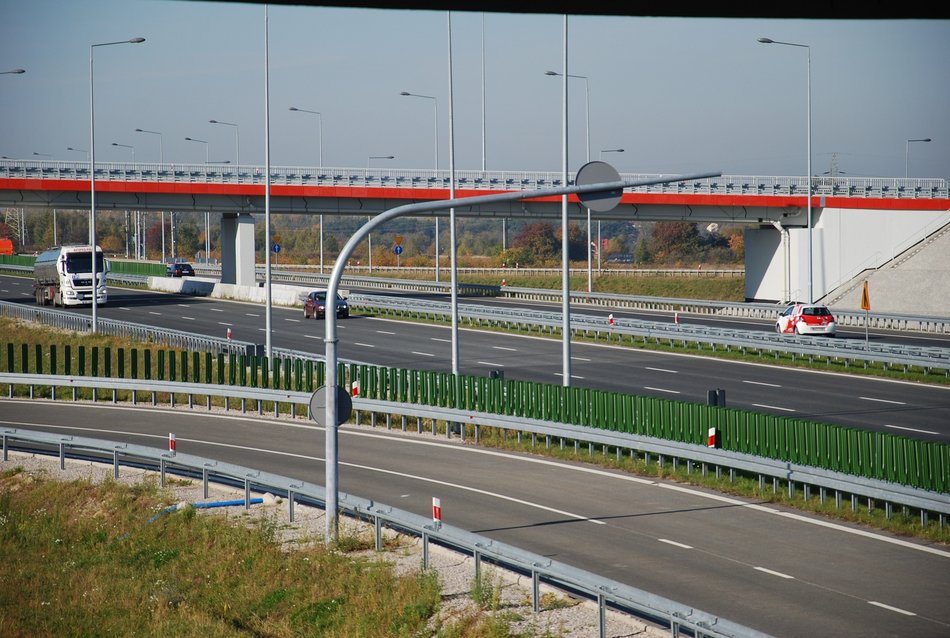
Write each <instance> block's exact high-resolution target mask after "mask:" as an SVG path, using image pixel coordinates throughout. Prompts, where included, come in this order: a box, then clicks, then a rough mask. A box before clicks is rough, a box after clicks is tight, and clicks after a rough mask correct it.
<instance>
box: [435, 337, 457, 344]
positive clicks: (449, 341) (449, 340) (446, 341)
mask: <svg viewBox="0 0 950 638" xmlns="http://www.w3.org/2000/svg"><path fill="white" fill-rule="evenodd" d="M429 341H441V342H443V343H452V340H451V339H440V338H439V337H429Z"/></svg>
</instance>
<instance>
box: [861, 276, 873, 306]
mask: <svg viewBox="0 0 950 638" xmlns="http://www.w3.org/2000/svg"><path fill="white" fill-rule="evenodd" d="M870 309H871V295H870V294H869V293H868V282H867V281H865V282H864V290H863V291H861V310H870Z"/></svg>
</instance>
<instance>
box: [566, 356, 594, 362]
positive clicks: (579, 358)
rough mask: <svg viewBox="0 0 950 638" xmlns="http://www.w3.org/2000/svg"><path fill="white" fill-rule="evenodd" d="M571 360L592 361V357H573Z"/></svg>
mask: <svg viewBox="0 0 950 638" xmlns="http://www.w3.org/2000/svg"><path fill="white" fill-rule="evenodd" d="M571 361H588V362H589V361H592V359H587V358H585V357H571Z"/></svg>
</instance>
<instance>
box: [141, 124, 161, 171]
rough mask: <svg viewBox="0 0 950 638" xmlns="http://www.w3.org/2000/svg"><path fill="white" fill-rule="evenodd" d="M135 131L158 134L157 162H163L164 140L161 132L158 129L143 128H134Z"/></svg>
mask: <svg viewBox="0 0 950 638" xmlns="http://www.w3.org/2000/svg"><path fill="white" fill-rule="evenodd" d="M135 132H136V133H151V134H152V135H158V163H159V164H164V163H165V142H164V138H163V136H162V134H161V133H159V132H158V131H147V130H145V129H144V128H137V129H135Z"/></svg>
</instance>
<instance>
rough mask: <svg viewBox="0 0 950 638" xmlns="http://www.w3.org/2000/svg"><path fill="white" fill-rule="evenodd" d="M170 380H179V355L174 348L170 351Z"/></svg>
mask: <svg viewBox="0 0 950 638" xmlns="http://www.w3.org/2000/svg"><path fill="white" fill-rule="evenodd" d="M168 380H169V381H178V355H177V353H176V352H175V351H174V350H169V351H168Z"/></svg>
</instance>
